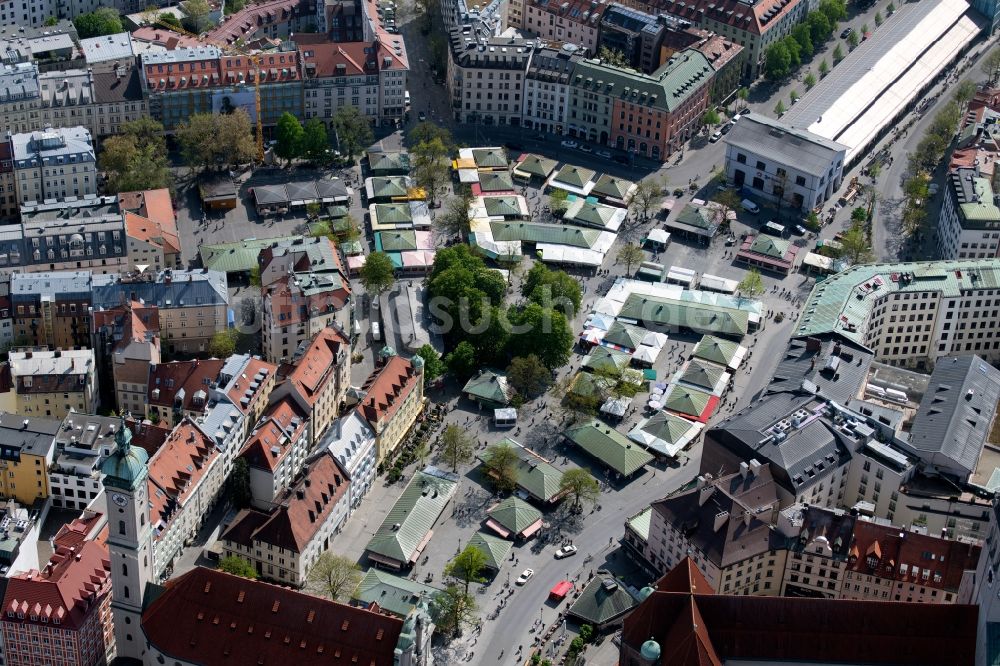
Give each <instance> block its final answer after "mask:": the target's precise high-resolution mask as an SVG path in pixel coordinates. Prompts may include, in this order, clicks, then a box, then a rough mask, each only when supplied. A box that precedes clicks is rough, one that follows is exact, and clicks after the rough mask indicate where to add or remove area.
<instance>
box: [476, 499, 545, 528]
mask: <svg viewBox="0 0 1000 666" xmlns="http://www.w3.org/2000/svg"><path fill="white" fill-rule="evenodd" d="M488 513H489V516H490V518H492V519H493V520H495V521H496V522H497V523H499V524H500V525H502V526H503V527H505V528H506V529H508V530H510V532H511V534H515V535H517V534H520V533H521V532H523V531H525V530H526V529H528V528H529V527H531V526H532V525H534V524H535V523H537V522H538V521H539V520H541V519H542V512H541V511H539V510H538V509H536V508H535V507H533V506H531V505H530V504H528V503H527V502H525V501H524V500H523V499H521V498H520V497H508V498H507V499H505V500H503V501H502V502H500V503H499V504H497V505H496V506H495V507H493V508H492V509H490V510H489V512H488Z"/></svg>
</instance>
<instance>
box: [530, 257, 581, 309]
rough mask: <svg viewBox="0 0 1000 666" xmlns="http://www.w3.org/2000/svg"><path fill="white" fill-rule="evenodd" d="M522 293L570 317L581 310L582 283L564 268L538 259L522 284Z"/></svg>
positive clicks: (543, 305)
mask: <svg viewBox="0 0 1000 666" xmlns="http://www.w3.org/2000/svg"><path fill="white" fill-rule="evenodd" d="M521 294H522V295H523V296H525V297H527V298H528V300H531V301H534V302H535V303H538V304H539V305H541V306H542V307H554V308H558V309H559V310H560V311H561V312H562V313H563V314H565V315H566V316H568V317H573V316H574V314H575V313H576V312H578V311H579V310H580V303H581V302H582V300H583V291H582V289H581V288H580V283H579V282H578V281H577V280H576V279H574V278H573V277H572V276H571V275H570V274H569V273H567V272H566V271H563V270H558V269H556V270H553V269H551V268H549V267H548V266H546V265H545V264H543V263H542V262H540V261H536V262H535V264H534V265H533V266H532V267H531V270H530V271H528V274H527V275H526V276H525V279H524V282H523V283H522V284H521Z"/></svg>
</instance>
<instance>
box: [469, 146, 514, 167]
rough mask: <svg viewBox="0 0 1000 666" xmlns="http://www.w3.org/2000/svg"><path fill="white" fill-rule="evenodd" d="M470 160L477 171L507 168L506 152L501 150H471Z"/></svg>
mask: <svg viewBox="0 0 1000 666" xmlns="http://www.w3.org/2000/svg"><path fill="white" fill-rule="evenodd" d="M472 159H473V160H475V162H476V167H477V168H479V169H502V168H504V167H506V166H507V152H506V151H505V150H504V149H503V148H473V149H472Z"/></svg>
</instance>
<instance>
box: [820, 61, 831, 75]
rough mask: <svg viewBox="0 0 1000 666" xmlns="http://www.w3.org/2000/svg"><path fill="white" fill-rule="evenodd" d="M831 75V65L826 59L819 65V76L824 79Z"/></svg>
mask: <svg viewBox="0 0 1000 666" xmlns="http://www.w3.org/2000/svg"><path fill="white" fill-rule="evenodd" d="M829 73H830V65H829V63H827V62H826V59H823V60H821V61H820V63H819V75H820V76H821V77H823V76H826V75H827V74H829Z"/></svg>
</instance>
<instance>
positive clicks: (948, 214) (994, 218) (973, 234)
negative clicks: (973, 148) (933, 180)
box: [938, 168, 1000, 259]
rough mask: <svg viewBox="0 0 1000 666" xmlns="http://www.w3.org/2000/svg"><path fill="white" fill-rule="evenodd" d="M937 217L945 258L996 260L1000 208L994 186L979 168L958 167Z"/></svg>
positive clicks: (951, 174)
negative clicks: (981, 173)
mask: <svg viewBox="0 0 1000 666" xmlns="http://www.w3.org/2000/svg"><path fill="white" fill-rule="evenodd" d="M943 199H944V201H943V202H942V203H941V215H940V217H938V239H939V247H940V248H941V258H943V259H994V258H996V257H997V256H998V254H1000V251H998V249H997V248H998V247H1000V207H997V204H996V196H995V195H994V193H993V186H992V184H991V183H990V180H989V178H988V177H986V176H983V175H980V173H979V170H978V169H977V168H961V169H956V170H954V171H953V172H951V173H950V174H949V175H948V184H947V187H945V190H944V197H943Z"/></svg>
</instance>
